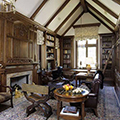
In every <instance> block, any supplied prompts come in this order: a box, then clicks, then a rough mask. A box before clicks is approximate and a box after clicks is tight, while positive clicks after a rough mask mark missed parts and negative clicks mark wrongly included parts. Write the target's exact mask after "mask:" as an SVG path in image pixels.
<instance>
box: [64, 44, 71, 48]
mask: <svg viewBox="0 0 120 120" xmlns="http://www.w3.org/2000/svg"><path fill="white" fill-rule="evenodd" d="M63 47H64V48H67V47H71V45H70V44H65V45H64V46H63Z"/></svg>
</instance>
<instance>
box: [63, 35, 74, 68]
mask: <svg viewBox="0 0 120 120" xmlns="http://www.w3.org/2000/svg"><path fill="white" fill-rule="evenodd" d="M72 43H73V37H71V36H67V37H64V38H63V40H62V43H61V49H62V51H61V64H62V66H63V68H72V61H73V58H72V57H73V45H72Z"/></svg>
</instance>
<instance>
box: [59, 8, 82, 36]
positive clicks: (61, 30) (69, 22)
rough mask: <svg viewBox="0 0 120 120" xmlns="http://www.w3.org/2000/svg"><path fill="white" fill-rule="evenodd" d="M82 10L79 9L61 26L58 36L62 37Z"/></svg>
mask: <svg viewBox="0 0 120 120" xmlns="http://www.w3.org/2000/svg"><path fill="white" fill-rule="evenodd" d="M82 11H83V8H82V7H80V8H79V9H78V10H77V11H76V12H75V13H74V14H73V15H72V16H71V17H70V19H69V20H68V22H67V23H66V24H64V25H63V27H62V28H61V29H60V30H59V31H58V34H60V35H62V34H63V33H64V32H65V31H66V30H67V28H68V27H69V26H70V25H71V24H72V23H73V21H74V20H75V19H76V18H77V17H78V16H79V15H80V13H82Z"/></svg>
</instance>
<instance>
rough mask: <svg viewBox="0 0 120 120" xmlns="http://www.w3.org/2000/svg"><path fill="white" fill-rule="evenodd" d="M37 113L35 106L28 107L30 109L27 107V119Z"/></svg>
mask: <svg viewBox="0 0 120 120" xmlns="http://www.w3.org/2000/svg"><path fill="white" fill-rule="evenodd" d="M35 111H36V109H35V106H34V105H30V106H28V107H27V110H26V113H27V117H28V116H29V115H30V114H32V113H34V112H35Z"/></svg>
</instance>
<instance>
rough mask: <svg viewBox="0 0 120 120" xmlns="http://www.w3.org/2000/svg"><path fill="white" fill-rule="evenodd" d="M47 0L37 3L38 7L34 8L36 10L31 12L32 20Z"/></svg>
mask: <svg viewBox="0 0 120 120" xmlns="http://www.w3.org/2000/svg"><path fill="white" fill-rule="evenodd" d="M47 1H48V0H43V2H42V3H41V4H40V5H39V7H38V8H37V9H36V11H35V12H34V13H33V14H32V16H31V17H30V19H32V20H34V19H35V17H36V15H37V14H38V12H39V11H40V10H41V9H42V7H43V6H44V5H45V4H46V2H47Z"/></svg>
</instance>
